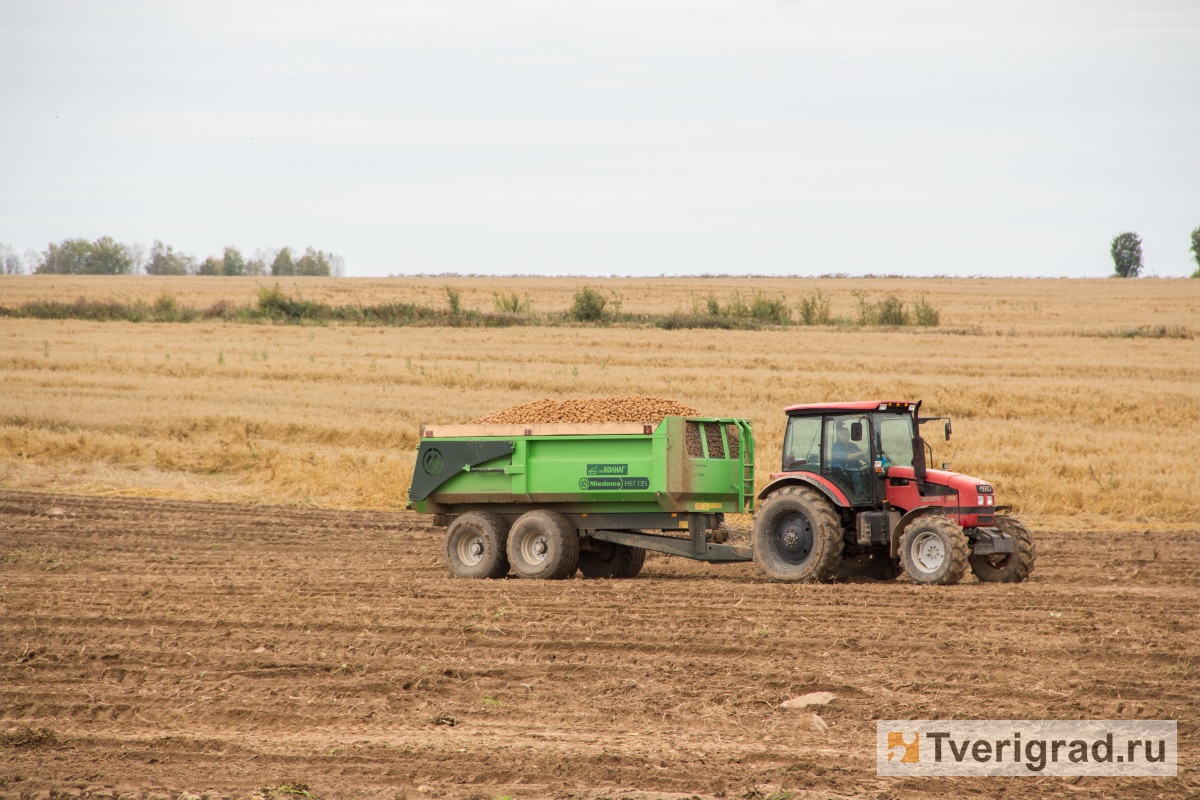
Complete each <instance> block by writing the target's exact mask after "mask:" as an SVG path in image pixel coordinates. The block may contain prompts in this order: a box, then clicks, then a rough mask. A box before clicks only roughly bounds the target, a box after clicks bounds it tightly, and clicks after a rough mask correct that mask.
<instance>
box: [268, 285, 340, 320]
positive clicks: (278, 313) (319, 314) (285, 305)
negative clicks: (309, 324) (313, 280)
mask: <svg viewBox="0 0 1200 800" xmlns="http://www.w3.org/2000/svg"><path fill="white" fill-rule="evenodd" d="M257 310H258V313H259V314H260V315H261V316H263V317H266V318H268V319H282V320H289V321H299V320H319V319H327V318H328V317H329V315H330V308H329V306H327V305H325V304H323V303H317V302H313V301H312V300H304V299H302V298H301V297H299V296H296V297H292V296H291V295H288V294H286V293H284V291H283V290H282V289H280V288H279V284H278V283H277V284H275V285H274V286H272V287H271V288H269V289H268V288H267V287H266V286H262V287H259V290H258V303H257Z"/></svg>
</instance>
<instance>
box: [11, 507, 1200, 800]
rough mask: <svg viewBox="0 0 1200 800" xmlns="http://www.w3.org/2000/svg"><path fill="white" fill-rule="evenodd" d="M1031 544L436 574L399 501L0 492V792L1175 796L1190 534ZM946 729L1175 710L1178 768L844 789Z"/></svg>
mask: <svg viewBox="0 0 1200 800" xmlns="http://www.w3.org/2000/svg"><path fill="white" fill-rule="evenodd" d="M1036 535H1037V537H1038V541H1039V546H1040V558H1039V562H1038V569H1037V571H1036V572H1035V573H1034V576H1033V578H1032V579H1031V581H1030V582H1028V583H1026V584H1023V585H1019V586H1004V585H984V584H979V583H977V582H975V581H974V579H971V578H968V580H967V581H966V582H964V583H963V584H962V585H959V586H956V587H916V586H914V585H912V584H909V583H906V582H904V581H903V580H901V581H897V582H893V583H889V584H873V583H854V584H845V585H832V586H792V585H779V584H770V583H767V582H765V581H764V580H762V579H761V578H760V577H759V575H758V574H757V570H756V569H755V568H754V567H753V566H750V565H738V566H706V565H703V564H697V563H693V562H689V561H685V560H681V559H669V558H665V557H651V559H650V560H649V561H648V562H647V566H646V569H645V571H644V572H643V574H642V576H641V577H639V578H637V579H634V580H629V581H585V580H582V579H578V578H577V579H573V580H569V581H565V582H557V583H555V582H534V581H523V580H517V579H508V580H501V581H486V582H485V581H454V580H451V579H449V578H448V577H447V576H446V572H445V568H444V566H443V562H442V557H441V552H440V550H441V531H440V530H438V529H434V528H431V527H429V526H428V525H427V524H426V519H425V518H423V517H418V516H416V515H413V514H409V513H382V512H346V511H317V510H305V509H294V508H274V507H252V506H235V505H221V504H202V503H185V502H164V501H152V500H136V499H104V498H74V497H65V496H54V495H40V494H23V493H12V492H10V493H0V559H2V563H0V570H2V575H3V582H2V584H0V736H2V737H3V738H2V740H0V796H3V797H39V798H42V797H51V796H66V797H82V796H88V797H118V796H119V797H128V798H143V797H146V798H148V797H164V798H178V797H181V796H183V795H184V794H185V793H191V794H194V795H197V796H200V797H251V796H268V797H296V796H303V795H302V794H301V793H307V795H308V796H316V797H320V798H351V797H380V798H393V797H405V796H407V797H410V798H415V797H423V796H430V797H444V798H454V799H456V800H457V799H465V798H495V797H502V796H505V795H507V796H511V797H512V798H516V800H521V798H533V797H561V798H592V797H648V796H657V797H662V796H670V795H674V794H675V793H679V794H680V796H688V797H690V796H692V795H693V794H698V795H701V796H703V797H728V798H761V799H762V800H766V798H769V797H772V796H775V797H779V798H783V797H789V796H790V797H793V798H805V797H830V796H833V797H858V796H863V797H866V796H880V795H886V796H888V797H892V798H907V797H925V796H929V795H945V796H964V795H981V796H997V795H1001V794H1002V795H1003V796H1004V797H1006V798H1017V797H1043V796H1059V797H1072V798H1077V797H1093V796H1094V797H1102V796H1103V797H1108V796H1121V797H1134V798H1150V797H1163V796H1196V795H1197V794H1200V778H1198V777H1197V771H1196V768H1197V755H1196V746H1197V734H1198V732H1197V721H1198V716H1200V715H1198V703H1200V665H1197V660H1198V658H1197V656H1198V655H1200V636H1198V628H1200V550H1198V548H1197V547H1196V542H1197V536H1198V535H1200V532H1198V531H1195V530H1192V531H1183V532H1176V533H1170V532H1153V533H1143V532H1135V531H1130V532H1120V533H1104V534H1086V533H1084V534H1079V533H1070V534H1068V533H1055V532H1040V531H1039V532H1036ZM818 690H826V691H829V692H832V693H834V694H835V695H836V699H834V700H833V701H832V702H831V703H830V704H829V705H827V706H824V707H822V708H821V709H820V711H819V713H820V715H821V718H822V719H823V720H824V722H825V723H827V724H828V726H829V728H828V730H827V731H825V732H819V731H818V730H814V724H813V721H812V719H811V714H810V713H808V712H797V711H790V710H786V709H782V708H780V707H779V706H780V704H781V703H782V702H783V701H785V700H787V699H788V698H790V697H793V696H795V695H798V694H802V693H805V692H810V691H818ZM945 717H972V718H982V719H1047V718H1049V719H1075V718H1092V719H1111V718H1147V719H1175V720H1178V721H1179V735H1180V759H1181V764H1180V776H1179V777H1178V778H1173V779H1145V778H1143V779H1132V778H1125V779H1116V778H1106V779H1100V778H1082V779H1079V778H1073V779H1054V778H1051V779H1038V778H990V779H982V778H980V779H969V780H968V779H959V780H951V779H934V778H921V779H917V778H907V779H881V778H877V777H876V776H875V764H874V741H875V720H877V719H881V718H883V719H888V718H901V719H908V718H945ZM815 727H818V728H819V727H820V726H819V725H817V726H815ZM789 793H790V794H789Z"/></svg>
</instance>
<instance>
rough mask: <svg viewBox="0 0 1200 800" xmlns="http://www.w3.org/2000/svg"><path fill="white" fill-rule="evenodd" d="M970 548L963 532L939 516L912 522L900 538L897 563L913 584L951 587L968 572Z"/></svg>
mask: <svg viewBox="0 0 1200 800" xmlns="http://www.w3.org/2000/svg"><path fill="white" fill-rule="evenodd" d="M969 552H970V544H969V542H967V535H966V534H965V533H963V529H962V528H961V527H960V526H959V525H958V524H957V523H956V522H954V521H953V520H951V519H950V518H948V517H944V516H942V515H941V514H926V515H925V516H923V517H919V518H918V519H916V520H914V521H913V522H912V523H911V524H910V525H909V526H908V527H907V528H905V529H904V535H903V536H901V537H900V563H901V564H903V565H904V571H905V572H906V573H908V577H910V578H912V579H913V581H914V582H916V583H926V584H937V585H941V586H950V585H953V584H955V583H958V582H959V581H961V580H962V579H963V575H965V574H966V572H967V556H968V553H969Z"/></svg>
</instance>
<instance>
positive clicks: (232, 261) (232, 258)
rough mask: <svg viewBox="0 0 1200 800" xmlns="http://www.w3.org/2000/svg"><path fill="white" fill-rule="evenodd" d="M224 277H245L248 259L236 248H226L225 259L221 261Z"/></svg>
mask: <svg viewBox="0 0 1200 800" xmlns="http://www.w3.org/2000/svg"><path fill="white" fill-rule="evenodd" d="M221 274H222V275H245V274H246V259H244V258H243V257H242V253H241V251H240V250H238V249H237V248H236V247H226V248H225V257H224V258H222V259H221Z"/></svg>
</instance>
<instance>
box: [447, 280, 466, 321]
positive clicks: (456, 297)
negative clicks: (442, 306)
mask: <svg viewBox="0 0 1200 800" xmlns="http://www.w3.org/2000/svg"><path fill="white" fill-rule="evenodd" d="M444 288H445V290H446V302H447V304H449V306H450V316H452V317H457V316H459V315H461V314H462V292H461V291H459V290H458V289H455V288H454V287H453V286H446V287H444Z"/></svg>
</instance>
